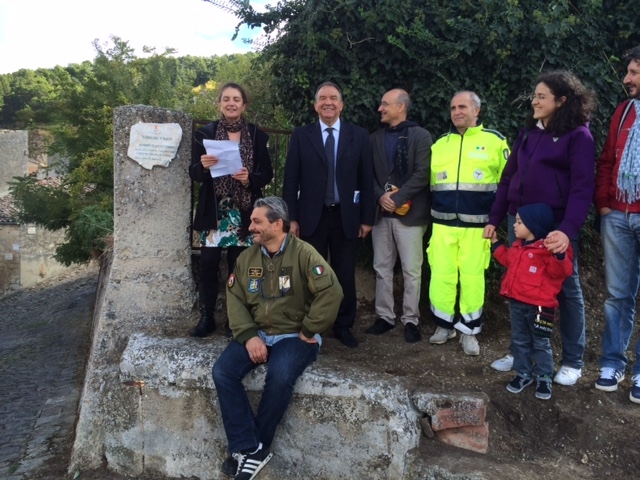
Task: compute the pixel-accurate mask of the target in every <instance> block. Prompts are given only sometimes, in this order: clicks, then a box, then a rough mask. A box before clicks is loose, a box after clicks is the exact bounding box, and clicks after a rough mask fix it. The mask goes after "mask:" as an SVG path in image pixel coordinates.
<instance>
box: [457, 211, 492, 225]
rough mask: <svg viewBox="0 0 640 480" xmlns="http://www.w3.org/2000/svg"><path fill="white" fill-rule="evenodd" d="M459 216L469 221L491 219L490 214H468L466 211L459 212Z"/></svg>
mask: <svg viewBox="0 0 640 480" xmlns="http://www.w3.org/2000/svg"><path fill="white" fill-rule="evenodd" d="M458 218H459V219H460V220H462V221H463V222H467V223H487V222H488V221H489V215H488V214H486V215H467V214H465V213H459V214H458Z"/></svg>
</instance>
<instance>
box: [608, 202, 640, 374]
mask: <svg viewBox="0 0 640 480" xmlns="http://www.w3.org/2000/svg"><path fill="white" fill-rule="evenodd" d="M600 221H601V223H600V230H601V234H602V246H603V249H604V278H605V284H606V286H607V294H608V298H607V299H606V301H605V302H604V322H605V328H604V334H603V336H602V356H601V357H600V366H601V367H603V368H604V367H609V368H614V369H616V370H621V371H624V370H625V367H626V366H627V357H626V355H625V351H626V350H627V347H628V346H629V341H630V339H631V335H632V334H633V320H634V314H635V308H636V295H637V294H638V285H639V281H640V214H637V213H625V212H621V211H619V210H612V211H611V213H609V214H608V215H605V216H603V217H601V218H600ZM633 374H634V375H637V374H640V340H638V343H637V344H636V363H635V365H634V366H633Z"/></svg>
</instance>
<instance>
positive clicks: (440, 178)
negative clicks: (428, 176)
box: [436, 170, 447, 182]
mask: <svg viewBox="0 0 640 480" xmlns="http://www.w3.org/2000/svg"><path fill="white" fill-rule="evenodd" d="M436 179H437V180H438V181H439V182H441V181H443V180H446V179H447V172H446V170H445V171H444V172H438V173H436Z"/></svg>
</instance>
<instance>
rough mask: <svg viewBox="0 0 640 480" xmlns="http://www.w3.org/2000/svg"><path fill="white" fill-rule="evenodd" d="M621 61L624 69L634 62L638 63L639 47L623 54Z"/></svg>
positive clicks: (639, 58)
mask: <svg viewBox="0 0 640 480" xmlns="http://www.w3.org/2000/svg"><path fill="white" fill-rule="evenodd" d="M623 61H624V66H625V67H628V66H629V64H630V63H631V62H634V61H635V62H638V63H640V45H638V46H637V47H633V48H630V49H629V50H627V51H626V52H624V57H623Z"/></svg>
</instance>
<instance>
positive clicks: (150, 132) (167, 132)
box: [127, 123, 182, 170]
mask: <svg viewBox="0 0 640 480" xmlns="http://www.w3.org/2000/svg"><path fill="white" fill-rule="evenodd" d="M181 139H182V128H181V127H180V124H178V123H136V124H135V125H132V126H131V133H130V139H129V150H127V155H128V156H129V158H131V159H132V160H135V161H136V162H138V163H139V164H140V165H141V166H142V167H144V168H146V169H148V170H151V169H152V168H153V167H154V166H155V165H159V166H161V167H167V166H168V165H169V162H171V160H172V159H173V158H174V157H175V156H176V153H177V152H178V146H179V145H180V140H181Z"/></svg>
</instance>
